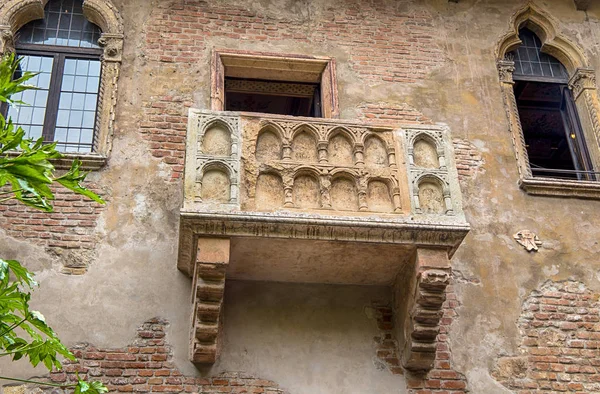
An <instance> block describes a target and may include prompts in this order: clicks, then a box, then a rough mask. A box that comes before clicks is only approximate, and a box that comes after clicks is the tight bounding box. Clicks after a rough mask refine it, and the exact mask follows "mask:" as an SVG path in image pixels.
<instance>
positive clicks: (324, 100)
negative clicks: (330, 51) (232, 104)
mask: <svg viewBox="0 0 600 394" xmlns="http://www.w3.org/2000/svg"><path fill="white" fill-rule="evenodd" d="M225 77H237V78H248V79H264V80H270V81H285V82H313V83H319V84H320V86H321V111H322V117H323V118H338V117H339V113H340V111H339V104H338V92H337V82H336V71H335V61H334V59H332V58H329V57H318V56H306V55H293V54H276V53H268V52H250V51H238V50H224V49H223V50H222V49H215V50H214V51H213V56H212V62H211V93H210V108H211V110H213V111H224V110H225Z"/></svg>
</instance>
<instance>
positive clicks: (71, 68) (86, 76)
mask: <svg viewBox="0 0 600 394" xmlns="http://www.w3.org/2000/svg"><path fill="white" fill-rule="evenodd" d="M99 73H100V61H98V60H88V59H74V58H67V59H65V74H64V75H63V80H62V85H61V93H60V100H59V105H58V106H59V111H58V115H57V119H56V122H57V126H58V127H60V128H65V130H64V131H61V133H62V134H61V139H60V140H59V139H58V137H57V139H56V140H57V141H60V142H61V144H59V145H57V147H58V148H59V149H61V150H65V151H72V152H90V151H91V150H92V145H93V139H94V125H95V121H96V106H97V101H98V85H99V83H100V78H99V77H98V76H97V75H99Z"/></svg>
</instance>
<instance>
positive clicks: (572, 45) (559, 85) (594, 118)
mask: <svg viewBox="0 0 600 394" xmlns="http://www.w3.org/2000/svg"><path fill="white" fill-rule="evenodd" d="M562 30H563V29H562V28H561V26H560V25H559V23H558V21H557V19H555V18H552V17H551V16H550V15H548V14H547V13H546V11H544V10H543V9H540V8H538V7H537V6H536V5H534V4H527V5H525V6H523V7H522V8H521V9H520V10H519V11H517V13H516V14H515V15H513V17H512V18H511V20H510V25H509V30H508V32H507V33H506V34H505V35H504V36H503V37H502V39H501V40H500V41H499V42H498V46H497V47H496V55H497V66H498V72H499V77H500V78H499V80H500V81H499V82H500V88H501V94H502V99H503V102H504V106H505V109H506V115H507V120H508V124H507V126H508V131H509V132H510V135H511V139H512V142H513V147H514V153H515V159H516V165H517V169H518V177H519V178H518V185H519V187H520V188H521V189H522V190H523V191H524V192H526V193H528V194H531V195H542V196H554V197H575V198H593V199H600V182H598V180H600V172H599V171H600V148H599V146H598V141H600V105H599V104H598V103H599V102H600V101H599V100H600V99H599V96H598V89H597V85H596V71H595V70H594V69H593V68H592V67H591V62H590V60H589V59H588V58H587V57H586V55H585V52H584V51H583V49H582V48H581V47H580V46H579V45H577V43H576V42H575V41H573V40H572V39H571V38H569V37H566V36H565V35H563V34H562Z"/></svg>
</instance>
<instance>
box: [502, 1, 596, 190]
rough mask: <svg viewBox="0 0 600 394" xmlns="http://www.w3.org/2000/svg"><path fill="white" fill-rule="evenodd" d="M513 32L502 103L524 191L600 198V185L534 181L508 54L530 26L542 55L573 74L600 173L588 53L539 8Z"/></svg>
mask: <svg viewBox="0 0 600 394" xmlns="http://www.w3.org/2000/svg"><path fill="white" fill-rule="evenodd" d="M510 26H511V29H510V31H509V32H508V33H507V34H506V35H505V36H504V37H503V38H502V40H501V41H500V43H499V44H498V47H497V49H496V58H497V59H498V60H497V67H498V72H499V77H500V86H501V89H502V98H503V101H504V106H505V108H506V112H507V116H508V124H509V129H510V132H511V135H512V141H513V145H514V148H515V155H516V159H517V165H518V170H519V186H520V187H521V189H523V190H524V191H525V192H527V193H528V194H532V195H545V196H562V197H578V198H594V199H600V182H593V181H578V180H565V179H555V178H544V177H534V176H533V174H532V171H531V167H530V165H529V158H528V155H527V149H526V146H525V136H524V134H523V130H522V128H521V121H520V119H519V111H518V108H517V101H516V97H515V94H514V90H513V85H514V83H515V82H514V80H513V71H514V69H515V68H514V62H513V61H511V60H507V59H506V54H507V53H509V52H510V51H512V50H514V49H515V48H517V47H518V46H519V45H520V44H521V40H520V39H519V29H520V28H522V27H527V28H528V29H530V30H532V31H533V32H534V33H535V34H536V35H537V36H538V37H539V38H540V40H541V41H542V43H543V45H542V48H541V49H542V51H543V52H545V53H548V54H549V55H552V56H554V57H555V58H557V59H558V60H559V61H560V62H561V63H562V64H563V65H564V66H565V67H566V69H567V72H568V73H569V88H570V89H571V90H572V92H573V99H574V101H575V106H576V107H577V113H578V115H579V120H580V121H581V126H582V128H583V132H584V138H585V142H586V145H587V147H588V150H589V154H590V157H591V160H592V165H593V168H594V169H595V170H596V171H598V170H600V105H599V101H598V90H597V86H596V73H595V70H594V69H592V68H591V67H590V66H589V62H588V61H587V59H586V58H585V56H584V54H583V50H582V49H581V48H579V47H578V46H577V45H576V44H574V43H572V42H570V41H569V40H568V39H566V38H564V37H561V36H560V35H559V33H558V29H557V26H558V23H557V22H556V21H555V20H553V19H551V17H550V16H548V15H547V14H545V13H544V12H543V11H541V10H539V9H537V7H536V6H534V5H531V4H530V5H527V6H525V7H524V8H522V9H520V10H519V11H518V12H517V13H516V14H515V15H514V16H513V18H512V20H511V23H510Z"/></svg>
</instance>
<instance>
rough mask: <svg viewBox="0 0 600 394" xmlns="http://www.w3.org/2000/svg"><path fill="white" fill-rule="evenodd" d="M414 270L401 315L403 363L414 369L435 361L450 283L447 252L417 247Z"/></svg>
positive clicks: (422, 368) (424, 366)
mask: <svg viewBox="0 0 600 394" xmlns="http://www.w3.org/2000/svg"><path fill="white" fill-rule="evenodd" d="M414 272H415V275H416V278H415V279H414V281H413V282H414V285H413V286H414V293H413V294H407V296H408V298H409V299H408V305H407V307H406V312H405V313H404V316H401V320H402V318H403V320H404V321H403V322H402V323H403V333H402V336H403V337H404V349H403V352H402V364H403V366H404V367H405V368H406V369H408V370H410V371H416V372H417V371H427V370H429V369H431V368H432V367H433V363H434V361H435V352H436V348H437V335H438V334H439V332H440V326H439V324H440V320H441V318H442V316H443V312H442V305H443V304H444V301H445V300H446V293H445V292H446V287H447V286H448V284H449V283H450V273H451V270H450V265H449V260H448V256H447V255H446V254H445V252H443V251H440V250H427V249H417V253H416V257H415V271H414ZM406 280H408V281H410V278H406Z"/></svg>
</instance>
